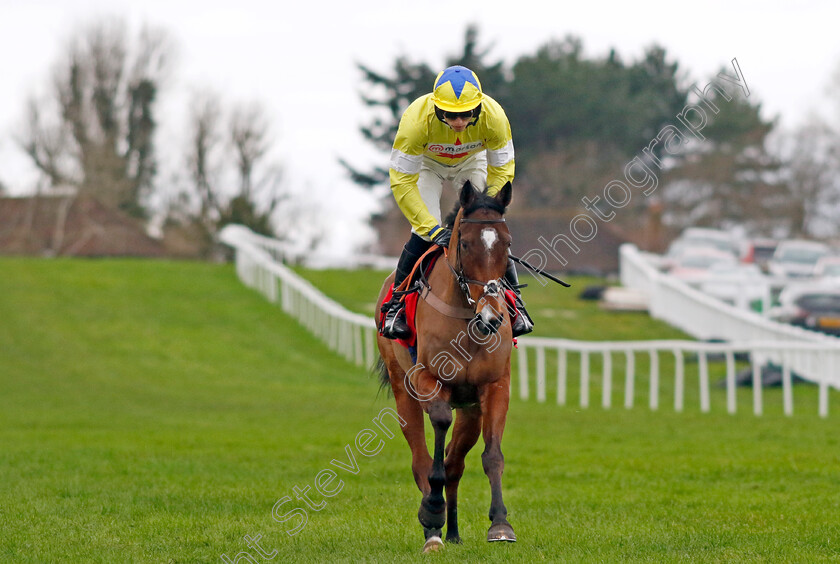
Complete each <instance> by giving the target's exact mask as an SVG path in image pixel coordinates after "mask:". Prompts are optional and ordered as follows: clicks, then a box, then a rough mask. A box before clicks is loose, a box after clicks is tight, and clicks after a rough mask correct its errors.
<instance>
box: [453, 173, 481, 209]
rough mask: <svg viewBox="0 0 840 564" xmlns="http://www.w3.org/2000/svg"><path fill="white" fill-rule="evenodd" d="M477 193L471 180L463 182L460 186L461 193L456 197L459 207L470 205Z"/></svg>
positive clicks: (465, 207)
mask: <svg viewBox="0 0 840 564" xmlns="http://www.w3.org/2000/svg"><path fill="white" fill-rule="evenodd" d="M477 194H478V193H477V192H476V191H475V188H473V185H472V182H470V181H469V180H467V181H466V182H464V185H463V186H462V187H461V195H460V196H459V198H458V200H459V201H460V202H461V207H462V208H464V209H467V208H468V207H470V204H472V203H473V201H474V200H475V197H476V195H477Z"/></svg>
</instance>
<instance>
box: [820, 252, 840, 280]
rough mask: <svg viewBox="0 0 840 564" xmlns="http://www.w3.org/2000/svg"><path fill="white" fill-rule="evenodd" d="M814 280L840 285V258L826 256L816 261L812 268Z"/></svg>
mask: <svg viewBox="0 0 840 564" xmlns="http://www.w3.org/2000/svg"><path fill="white" fill-rule="evenodd" d="M814 278H815V279H817V280H819V281H822V282H826V283H832V282H834V283H836V284H838V285H840V257H838V256H827V257H823V258H821V259H820V260H818V261H817V264H816V265H815V266H814Z"/></svg>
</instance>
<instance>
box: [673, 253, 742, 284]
mask: <svg viewBox="0 0 840 564" xmlns="http://www.w3.org/2000/svg"><path fill="white" fill-rule="evenodd" d="M737 264H738V260H737V259H736V258H735V255H733V254H732V253H729V252H726V251H721V250H718V249H715V248H710V247H705V248H704V247H699V248H693V249H687V250H686V251H685V252H683V253H682V254H681V255H680V256H679V257H677V258H676V260H675V263H674V265H673V266H672V267H671V268H670V270H669V271H668V273H669V274H670V275H672V276H674V277H675V278H679V279H680V280H683V281H685V282H688V283H689V284H693V285H698V284H700V283H701V282H704V281H705V280H707V279H708V278H709V270H710V269H711V268H712V267H714V266H715V265H729V266H735V265H737Z"/></svg>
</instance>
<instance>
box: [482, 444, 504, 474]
mask: <svg viewBox="0 0 840 564" xmlns="http://www.w3.org/2000/svg"><path fill="white" fill-rule="evenodd" d="M481 464H482V466H484V473H485V474H490V473H491V472H496V471H500V470H501V469H502V468H504V464H505V456H504V455H503V454H502V449H500V448H499V447H495V448H488V449H487V450H485V451H484V452H483V453H481Z"/></svg>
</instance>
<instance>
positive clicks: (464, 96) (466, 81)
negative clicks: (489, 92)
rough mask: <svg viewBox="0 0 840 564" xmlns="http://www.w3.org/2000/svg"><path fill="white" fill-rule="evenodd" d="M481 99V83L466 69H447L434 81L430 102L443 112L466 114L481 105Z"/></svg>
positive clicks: (457, 67) (458, 67) (457, 66)
mask: <svg viewBox="0 0 840 564" xmlns="http://www.w3.org/2000/svg"><path fill="white" fill-rule="evenodd" d="M482 98H484V94H483V93H482V92H481V83H480V82H479V81H478V77H477V76H476V74H475V73H474V72H473V71H471V70H470V69H468V68H467V67H462V66H460V65H456V66H454V67H449V68H448V69H444V70H443V71H441V73H440V74H439V75H437V78H436V79H435V88H434V91H433V92H432V102H434V104H435V106H437V107H438V108H440V109H441V110H443V111H444V112H467V111H469V110H472V109H473V108H475V107H477V106H478V105H479V104H481V100H482Z"/></svg>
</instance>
